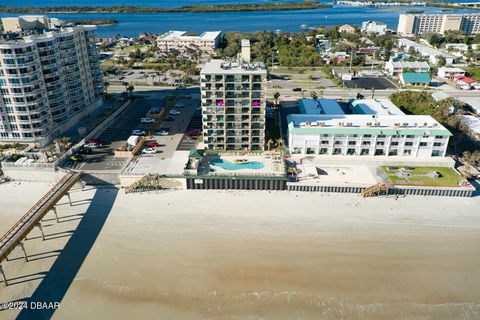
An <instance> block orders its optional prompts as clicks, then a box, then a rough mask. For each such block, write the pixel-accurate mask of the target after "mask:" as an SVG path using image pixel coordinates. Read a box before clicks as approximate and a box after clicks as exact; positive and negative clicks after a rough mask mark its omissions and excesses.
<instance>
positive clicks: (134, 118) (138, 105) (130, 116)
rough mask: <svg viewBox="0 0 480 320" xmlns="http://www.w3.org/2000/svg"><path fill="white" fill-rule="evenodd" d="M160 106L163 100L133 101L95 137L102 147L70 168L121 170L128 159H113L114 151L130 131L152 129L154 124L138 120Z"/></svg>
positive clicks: (143, 99)
mask: <svg viewBox="0 0 480 320" xmlns="http://www.w3.org/2000/svg"><path fill="white" fill-rule="evenodd" d="M161 105H163V99H158V98H157V99H145V98H140V99H137V100H135V101H134V102H133V103H132V104H131V105H130V106H129V107H128V108H127V109H126V110H125V111H124V112H122V113H121V114H120V116H119V117H118V118H117V119H116V120H115V121H114V122H113V123H112V125H110V126H109V127H108V128H106V129H105V130H104V131H103V133H102V134H101V135H100V136H98V137H96V139H98V140H100V142H101V143H102V145H103V146H102V147H100V148H96V149H94V150H93V153H92V154H89V155H83V161H81V162H77V163H72V164H71V167H72V168H74V169H78V170H85V171H99V170H101V171H103V170H108V171H120V170H122V169H123V167H124V166H125V165H126V164H127V162H128V159H126V158H121V157H115V155H114V151H115V150H116V149H118V148H120V147H121V146H122V145H123V144H124V143H125V142H126V140H127V139H128V137H129V136H130V135H131V132H132V130H134V129H137V128H140V127H141V128H145V129H147V130H150V129H152V128H154V126H155V124H141V123H140V119H141V118H143V117H145V114H146V113H147V111H148V110H149V109H150V108H152V107H158V106H161Z"/></svg>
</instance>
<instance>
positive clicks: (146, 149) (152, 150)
mask: <svg viewBox="0 0 480 320" xmlns="http://www.w3.org/2000/svg"><path fill="white" fill-rule="evenodd" d="M142 153H145V154H155V153H157V150H156V149H155V148H151V147H147V148H145V149H143V150H142Z"/></svg>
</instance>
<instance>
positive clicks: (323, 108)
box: [300, 99, 345, 114]
mask: <svg viewBox="0 0 480 320" xmlns="http://www.w3.org/2000/svg"><path fill="white" fill-rule="evenodd" d="M300 113H303V114H344V113H345V112H343V110H342V108H341V107H340V105H339V104H338V102H337V100H335V99H301V100H300Z"/></svg>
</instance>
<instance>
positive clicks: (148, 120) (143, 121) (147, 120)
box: [140, 118, 155, 123]
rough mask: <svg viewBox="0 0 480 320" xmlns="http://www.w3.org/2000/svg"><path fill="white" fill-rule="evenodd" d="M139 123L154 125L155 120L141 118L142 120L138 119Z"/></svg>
mask: <svg viewBox="0 0 480 320" xmlns="http://www.w3.org/2000/svg"><path fill="white" fill-rule="evenodd" d="M140 122H141V123H154V122H155V119H153V118H142V119H140Z"/></svg>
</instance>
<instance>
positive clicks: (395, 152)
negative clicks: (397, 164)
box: [388, 150, 398, 156]
mask: <svg viewBox="0 0 480 320" xmlns="http://www.w3.org/2000/svg"><path fill="white" fill-rule="evenodd" d="M388 155H389V156H396V155H398V150H390V151H388Z"/></svg>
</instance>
